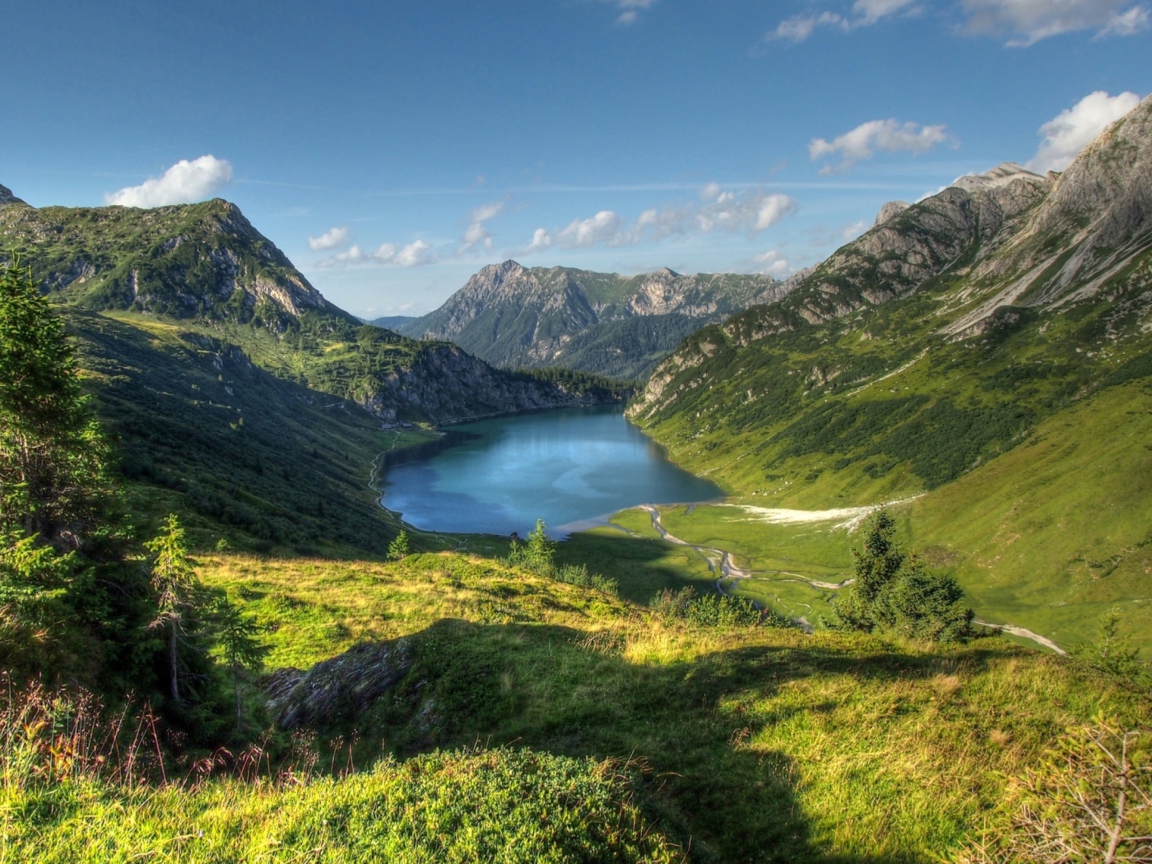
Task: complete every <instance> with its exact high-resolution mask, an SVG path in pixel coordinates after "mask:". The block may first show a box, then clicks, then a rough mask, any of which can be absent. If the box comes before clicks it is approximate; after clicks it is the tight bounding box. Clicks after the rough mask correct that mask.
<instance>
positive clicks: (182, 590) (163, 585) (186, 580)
mask: <svg viewBox="0 0 1152 864" xmlns="http://www.w3.org/2000/svg"><path fill="white" fill-rule="evenodd" d="M144 545H146V546H147V547H148V550H149V551H150V552H152V554H153V555H154V556H155V558H154V560H153V563H152V587H153V589H154V590H155V591H156V617H155V619H154V620H153V621H152V626H153V627H156V628H162V629H164V630H166V631H167V633H166V638H167V641H168V694H169V696H171V697H172V702H173V703H174V704H176V705H180V704H181V702H180V673H179V665H178V654H179V645H180V637H181V636H182V635H184V633H185V622H186V620H187V618H188V616H189V613H190V612H191V611H192V608H193V606H194V602H195V601H194V598H195V596H196V591H197V588H198V587H199V582H198V580H197V579H196V573H195V571H194V570H193V569H192V562H191V561H189V560H188V550H187V547H186V546H185V545H184V529H183V528H181V527H180V520H179V519H177V518H176V514H175V513H172V514H169V516H168V518H167V519H166V520H165V521H164V527H163V528H162V530H161V532H160V534H158V535H157V536H156V538H155V539H153V540H149V541H148V542H147V543H146V544H144Z"/></svg>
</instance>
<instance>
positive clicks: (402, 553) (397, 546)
mask: <svg viewBox="0 0 1152 864" xmlns="http://www.w3.org/2000/svg"><path fill="white" fill-rule="evenodd" d="M411 554H412V544H411V543H410V542H409V540H408V532H407V531H404V530H403V529H401V531H400V533H399V534H397V535H396V537H395V538H393V540H392V542H391V543H389V544H388V560H389V561H399V560H400V559H401V558H407V557H408V556H409V555H411Z"/></svg>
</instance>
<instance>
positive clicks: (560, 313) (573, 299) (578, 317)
mask: <svg viewBox="0 0 1152 864" xmlns="http://www.w3.org/2000/svg"><path fill="white" fill-rule="evenodd" d="M790 287H791V285H790V284H789V283H782V282H778V281H776V280H775V279H772V278H771V277H769V276H761V275H710V274H698V275H695V276H683V275H680V274H679V273H674V272H673V271H671V270H668V269H664V270H659V271H657V272H655V273H646V274H642V275H639V276H632V277H625V276H619V275H616V274H614V273H593V272H590V271H587V270H573V269H570V268H566V267H553V268H551V269H546V268H541V267H533V268H526V267H522V266H521V265H520V264H517V263H516V262H515V261H505V262H504V263H503V264H492V265H489V266H487V267H485V268H483V269H482V270H481V271H480V272H479V273H477V274H476V275H475V276H473V277H472V278H471V279H469V280H468V282H467V283H465V285H464V287H463V288H461V289H460V290H459V291H457V292H456V293H455V294H453V295H452V296H451V297H449V298H448V300H447V301H446V302H445V303H444V305H443V306H441V307H440V308H439V309H437V310H436V311H435V312H431V313H429V314H428V315H425V316H423V317H422V318H417V319H415V320H413V321H411V322H408V323H405V324H403V325H401V326H400V327H399V328H397V329H398V330H399V331H400V332H402V333H405V334H407V335H409V336H415V337H419V338H433V339H447V340H450V341H452V342H454V343H456V344H457V345H459V346H460V347H462V348H464V350H466V351H469V352H471V353H473V354H475V355H476V356H477V357H480V358H482V359H484V360H486V361H487V362H489V363H492V364H493V365H496V366H501V367H504V368H525V367H541V366H561V367H565V368H569V369H580V370H583V371H586V372H594V373H597V374H602V375H610V376H613V377H617V378H642V377H644V376H645V375H647V373H648V372H650V371H651V370H652V368H654V367H655V365H656V364H657V363H658V362H659V360H660V359H661V358H662V357H663V356H664V355H665V354H667V353H668V352H669V351H671V350H672V349H673V348H674V347H675V346H676V345H677V344H678V343H679V342H680V340H681V339H683V338H684V337H685V336H687V335H688V334H689V333H691V332H693V331H694V330H697V329H698V328H700V327H701V326H703V325H705V324H708V323H711V322H714V321H721V320H723V319H725V318H727V317H728V316H729V315H731V314H733V313H734V312H738V311H740V310H741V309H745V308H747V307H748V306H750V305H752V304H754V303H768V302H772V301H774V300H779V299H780V298H781V297H783V296H785V294H786V293H787V292H788V290H789V288H790Z"/></svg>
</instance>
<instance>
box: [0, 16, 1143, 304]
mask: <svg viewBox="0 0 1152 864" xmlns="http://www.w3.org/2000/svg"><path fill="white" fill-rule="evenodd" d="M1150 19H1152V15H1150V10H1149V4H1148V3H1147V2H1145V3H1141V2H1132V0H921V2H917V0H779V2H755V0H710V2H706V3H705V2H700V0H522V2H521V0H508V2H478V3H466V2H459V0H456V2H447V0H421V2H388V3H379V2H362V3H359V2H329V3H326V4H316V3H298V2H292V0H280V2H275V3H273V2H264V0H229V2H226V3H225V2H217V0H202V2H197V3H195V4H190V3H179V4H178V3H165V2H156V0H148V2H144V0H135V2H132V0H130V2H123V0H121V2H117V3H115V4H94V3H79V2H77V3H64V2H54V0H39V2H34V3H33V2H26V0H9V2H8V3H6V4H5V31H6V32H5V47H4V50H3V52H2V53H0V118H2V119H0V124H2V126H3V131H4V134H3V136H2V141H3V143H2V144H0V183H2V184H4V185H6V186H9V187H11V188H12V190H13V191H14V192H15V193H16V194H17V195H19V196H21V197H22V198H24V199H26V200H27V201H29V202H30V203H32V204H35V205H37V206H45V205H49V204H66V205H100V204H103V203H106V202H120V203H125V204H134V205H140V206H148V205H154V204H157V203H166V202H169V201H177V200H199V199H201V198H205V197H211V196H212V195H219V196H221V197H225V198H228V199H229V200H232V201H235V202H236V203H237V204H239V205H240V207H241V208H242V209H243V210H244V212H245V214H246V215H247V216H248V217H249V219H251V221H252V222H253V223H254V224H255V225H256V227H257V228H259V229H260V230H261V231H262V232H263V233H264V234H266V235H267V236H269V237H270V238H271V239H272V240H273V241H274V242H275V243H276V244H277V245H279V246H280V247H281V248H282V249H283V250H284V251H285V252H286V253H287V254H288V255H289V257H290V258H292V260H293V261H294V262H295V263H296V264H297V266H299V267H300V268H301V269H302V270H303V271H304V272H305V273H306V274H307V276H308V277H309V278H310V279H311V280H312V281H313V282H314V284H315V285H316V286H317V287H318V288H320V290H321V291H323V292H324V293H325V295H327V296H328V297H329V298H330V299H332V300H333V301H334V302H336V303H337V304H339V305H341V306H343V307H344V308H346V309H348V310H349V311H351V312H354V313H356V314H361V315H372V316H375V315H386V314H416V313H420V312H425V311H429V310H430V309H433V308H435V307H436V306H437V305H439V303H441V302H442V301H443V300H444V299H445V298H446V297H447V296H448V295H449V294H450V293H451V292H452V291H454V290H456V289H457V288H459V287H460V286H461V285H462V284H463V283H464V281H465V280H466V279H467V278H468V276H469V275H470V274H471V273H473V272H475V271H476V270H477V269H479V267H481V266H483V265H484V264H487V263H491V262H494V261H499V260H503V259H504V258H508V257H513V258H516V259H517V260H519V261H521V262H522V263H524V264H526V265H540V266H553V265H567V266H575V267H583V268H587V269H595V270H611V271H616V272H623V273H634V272H639V271H643V270H651V269H656V268H658V267H663V266H669V267H672V268H673V269H675V270H678V271H681V272H727V271H745V272H751V271H757V270H764V271H766V272H771V273H773V274H774V275H778V276H784V275H787V274H788V273H789V272H792V271H794V270H796V269H798V268H800V267H802V266H806V265H810V264H812V263H815V262H816V261H819V260H820V259H822V258H824V257H826V256H827V255H828V254H830V253H831V252H832V251H833V250H834V249H835V248H836V247H837V246H838V245H840V244H841V243H843V242H844V241H845V240H846V239H849V238H851V237H852V236H854V234H855V233H858V232H859V231H861V230H862V229H863V228H864V227H865V226H866V225H868V224H870V223H871V220H872V218H873V217H874V216H875V214H876V212H877V211H878V210H879V208H880V206H881V205H882V204H883V203H884V202H885V201H888V200H892V199H904V200H909V201H911V200H915V199H917V198H919V197H921V196H923V195H924V194H926V193H929V192H932V191H935V190H936V189H938V188H940V187H941V186H943V185H946V184H947V183H948V182H950V181H951V180H952V179H954V178H955V177H957V176H959V175H961V174H964V173H968V172H972V171H983V170H987V169H988V168H991V167H993V166H995V165H996V164H998V163H1000V162H1002V161H1006V160H1015V161H1018V162H1021V163H1030V164H1031V165H1032V166H1033V167H1036V168H1043V167H1047V166H1050V165H1061V164H1064V163H1066V162H1067V160H1068V159H1069V158H1071V154H1072V153H1074V152H1075V149H1076V147H1078V146H1080V144H1081V143H1082V142H1083V140H1085V136H1090V135H1091V133H1092V132H1093V131H1094V130H1096V129H1098V128H1099V127H1100V126H1101V125H1102V124H1103V123H1105V122H1107V121H1108V120H1109V119H1111V118H1112V117H1114V116H1116V115H1117V114H1118V113H1120V112H1122V111H1123V110H1125V109H1127V108H1129V107H1131V105H1132V104H1133V100H1135V99H1136V98H1137V97H1143V96H1146V95H1148V94H1149V92H1152V30H1150V29H1149V25H1150V24H1152V20H1150ZM1045 124H1048V125H1045ZM1042 129H1043V131H1042ZM1045 140H1046V141H1047V144H1046V145H1045V146H1046V149H1043V150H1042V149H1041V148H1042V145H1044V144H1045Z"/></svg>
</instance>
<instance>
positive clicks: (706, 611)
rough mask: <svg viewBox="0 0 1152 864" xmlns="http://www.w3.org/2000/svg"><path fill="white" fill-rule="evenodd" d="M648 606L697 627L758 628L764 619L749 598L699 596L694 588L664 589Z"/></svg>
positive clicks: (672, 619) (668, 617) (660, 613)
mask: <svg viewBox="0 0 1152 864" xmlns="http://www.w3.org/2000/svg"><path fill="white" fill-rule="evenodd" d="M648 605H649V608H651V609H652V611H653V612H655V613H656V614H657V615H658V616H660V617H661V618H663V619H665V620H667V621H684V622H686V623H688V624H691V625H693V626H695V627H755V626H756V625H757V624H759V623H760V621H761V618H762V617H763V616H762V615H761V613H760V610H759V609H757V608H756V605H755V604H754V603H753V602H752V601H751V600H748V599H747V598H744V597H730V596H728V595H727V594H720V593H716V594H706V595H704V596H703V597H697V596H696V592H695V590H694V589H692V588H681V589H680V590H679V591H673V590H672V589H671V588H665V589H664V590H663V591H661V592H660V593H659V594H657V595H656V596H655V597H653V598H652V600H651V601H650V602H649V604H648Z"/></svg>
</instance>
